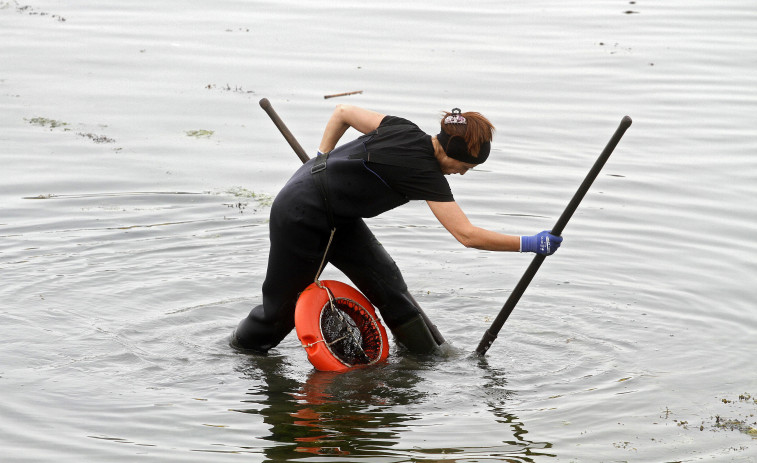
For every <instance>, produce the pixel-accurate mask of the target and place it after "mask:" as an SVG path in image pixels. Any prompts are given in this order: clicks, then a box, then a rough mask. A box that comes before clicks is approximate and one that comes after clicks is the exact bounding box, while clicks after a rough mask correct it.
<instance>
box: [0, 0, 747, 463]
mask: <svg viewBox="0 0 757 463" xmlns="http://www.w3.org/2000/svg"><path fill="white" fill-rule="evenodd" d="M0 30H2V35H3V46H2V47H0V109H1V110H0V127H1V128H2V131H1V132H0V180H2V181H1V182H0V276H1V277H2V286H0V394H1V395H2V397H3V401H2V403H0V435H2V436H3V437H2V442H3V452H4V458H8V459H9V461H51V460H53V459H55V460H56V461H134V460H135V459H136V458H139V457H149V458H151V459H152V460H154V461H203V462H207V461H287V460H301V461H325V460H329V461H345V462H347V461H376V462H384V461H387V462H389V461H397V462H400V461H411V460H412V461H460V462H473V461H523V462H528V461H539V462H541V461H565V462H569V461H650V462H659V461H753V459H755V458H757V441H756V440H755V439H756V438H757V418H755V415H756V414H757V402H755V400H757V373H756V371H757V368H755V366H756V365H755V360H754V359H755V350H756V348H757V341H756V340H757V312H756V311H755V303H754V300H755V297H756V296H757V290H756V289H755V283H754V281H755V278H754V274H755V272H757V263H756V261H757V259H756V258H757V244H755V239H754V236H755V232H756V231H757V226H756V225H755V223H756V222H757V206H756V205H755V202H754V201H753V200H752V199H753V198H754V197H755V193H757V187H755V185H757V182H755V180H757V178H756V177H757V160H756V158H755V153H757V137H756V136H755V135H756V132H755V123H756V122H757V85H756V84H757V81H756V80H755V77H754V76H755V75H757V60H755V58H754V56H753V55H754V50H755V49H757V33H755V30H757V14H756V13H755V10H754V5H753V3H752V2H748V1H745V0H728V1H713V0H694V1H690V2H680V1H671V0H667V1H665V0H663V1H658V2H652V3H647V2H644V1H642V0H637V1H631V2H628V1H616V2H597V1H578V2H571V3H565V2H556V1H537V2H509V3H506V4H503V3H501V2H475V3H471V4H466V3H460V2H451V1H442V2H414V3H413V2H410V3H408V2H399V1H388V2H381V3H367V2H326V3H324V2H319V3H309V2H304V1H275V2H273V1H271V2H261V1H246V2H242V1H234V0H223V1H221V2H214V3H208V2H198V1H190V2H176V1H165V2H157V3H156V2H146V1H132V2H126V3H124V2H120V3H115V2H73V3H71V2H55V1H36V0H30V1H29V2H26V1H23V0H19V1H2V0H0ZM358 90H361V91H363V93H362V94H358V95H354V96H349V97H343V98H339V99H328V100H326V99H324V98H323V97H324V95H329V94H334V93H340V92H347V91H358ZM262 97H268V98H269V99H270V100H271V101H272V103H273V104H274V106H275V108H276V109H277V110H278V112H279V114H280V115H281V116H282V118H283V119H284V120H285V121H286V122H287V124H288V125H289V127H290V128H291V129H292V131H293V132H294V133H295V135H296V136H297V137H298V139H299V141H300V143H301V144H302V145H303V146H304V147H306V149H307V150H308V151H309V152H312V151H314V150H315V148H316V145H317V143H318V141H319V139H320V135H321V132H322V130H323V126H324V124H325V121H326V119H327V117H328V115H329V114H330V111H331V108H332V107H333V105H334V104H335V103H337V102H347V103H354V104H358V105H361V106H365V107H369V108H372V109H376V110H378V111H381V112H385V113H389V114H396V115H401V116H405V117H408V118H410V119H412V120H414V121H416V122H417V123H418V124H419V125H421V126H422V127H424V128H425V129H427V130H428V131H429V132H433V131H434V130H435V127H436V123H437V122H436V120H437V117H438V115H439V112H440V111H441V110H444V109H448V108H450V107H453V106H460V107H462V108H463V109H464V110H478V111H481V112H482V113H484V114H486V115H487V116H488V117H489V118H490V119H491V120H492V121H493V122H494V124H495V125H496V126H497V127H498V134H497V137H496V139H495V143H494V146H493V150H494V153H493V156H492V158H491V160H490V161H489V162H488V163H487V164H486V166H483V167H482V168H480V169H476V170H475V171H473V172H471V173H469V174H468V175H466V176H465V177H454V178H451V184H452V187H453V191H454V192H455V195H456V198H457V199H458V202H459V203H460V204H461V206H462V207H463V209H464V210H465V211H466V212H467V213H468V215H469V216H470V217H471V219H472V220H473V221H474V223H476V224H478V225H481V226H484V227H489V228H493V229H496V230H501V231H503V232H509V233H513V234H525V233H529V234H530V233H534V232H536V231H539V230H542V229H545V228H549V227H550V226H551V225H553V224H554V222H555V220H556V218H557V217H558V216H559V214H560V212H561V211H562V209H563V208H564V207H565V205H566V204H567V202H568V200H569V199H570V197H571V196H572V194H573V192H574V191H575V189H576V188H577V186H578V184H579V183H580V182H581V180H582V179H583V177H584V175H585V174H586V173H587V172H588V169H589V168H590V167H591V165H592V163H593V162H594V160H595V158H596V156H597V155H598V154H599V152H600V151H601V149H602V148H603V147H604V145H605V143H606V142H607V140H608V139H609V137H610V136H611V135H612V133H613V131H614V130H615V128H616V126H617V124H618V123H619V121H620V119H621V117H622V116H623V115H625V114H628V115H630V116H631V117H633V119H634V124H633V126H632V127H631V128H630V129H629V131H628V132H627V134H626V136H625V137H624V139H623V140H622V141H621V143H620V144H619V146H618V148H617V149H616V152H615V154H613V156H612V157H611V158H610V161H609V162H608V164H607V165H606V167H605V168H604V170H603V172H602V173H601V174H600V176H599V178H598V179H597V181H596V182H595V184H594V186H593V187H592V189H591V190H590V192H589V194H588V195H587V196H586V198H585V199H584V201H583V203H582V204H581V207H580V208H579V209H578V211H577V213H576V214H575V216H574V217H573V219H572V220H571V222H570V223H569V224H568V226H567V228H566V229H565V232H564V236H565V244H564V246H563V247H562V248H561V249H560V251H559V253H558V254H556V255H555V256H553V257H551V258H549V259H547V261H546V262H545V264H544V265H543V266H542V268H541V270H540V272H539V274H538V275H537V276H536V278H535V279H534V281H533V282H532V283H531V285H530V287H529V289H528V290H527V291H526V293H525V295H524V296H523V298H522V299H521V301H520V303H519V304H518V307H517V308H516V309H515V311H514V313H513V315H512V316H511V317H510V319H509V320H508V322H507V324H506V325H505V327H504V329H503V330H502V332H501V333H500V336H499V338H498V339H497V341H496V342H495V343H494V345H493V346H492V348H491V350H490V351H489V352H488V354H487V355H486V356H485V357H483V358H479V357H477V356H475V355H472V353H473V350H474V349H475V347H476V345H477V344H478V341H479V340H480V338H481V336H482V335H483V333H484V331H485V330H486V329H487V328H488V326H489V325H490V323H491V321H492V320H493V318H494V317H495V316H496V314H497V312H498V311H499V309H500V307H501V306H502V304H503V303H504V301H505V299H506V298H507V296H508V295H509V293H510V291H511V290H512V288H513V287H514V285H515V283H516V282H517V280H518V279H519V277H520V275H521V274H522V273H523V271H524V270H525V268H526V267H527V265H528V263H529V262H530V257H529V256H527V255H504V254H497V253H487V252H480V251H474V250H466V249H463V248H461V247H460V246H459V244H457V243H456V242H455V241H454V239H452V238H451V237H450V236H449V235H448V234H447V232H446V231H444V230H443V228H442V227H441V226H440V225H439V224H438V223H437V222H436V221H435V219H434V218H433V216H432V215H431V213H430V212H429V211H428V208H427V207H426V206H425V205H424V204H410V205H407V206H404V207H402V208H400V209H397V210H395V211H392V212H390V213H387V214H385V215H384V216H381V217H379V218H376V219H373V220H371V221H370V225H371V226H372V228H373V229H374V230H375V232H376V234H377V236H378V237H379V238H380V239H381V241H382V242H383V243H384V244H385V246H386V247H387V248H388V249H389V250H390V252H391V253H392V255H393V256H394V257H395V259H396V260H397V262H398V264H399V265H400V267H401V268H402V269H403V271H404V273H405V276H406V279H407V280H408V283H409V285H410V287H411V291H412V292H413V294H414V295H415V297H416V298H417V299H418V300H419V302H420V303H421V304H422V305H423V306H424V307H425V308H426V311H427V312H428V313H429V315H430V316H431V318H432V319H433V320H434V321H435V322H436V324H437V325H438V326H439V328H440V329H441V331H442V332H443V333H444V334H445V336H446V337H447V339H448V340H449V341H450V343H449V344H450V345H449V346H448V349H447V350H446V351H445V352H444V353H443V354H440V355H439V356H436V357H433V358H418V357H413V356H409V355H405V354H403V353H402V352H399V351H397V350H396V348H394V347H393V348H392V351H391V356H390V359H389V361H388V363H387V364H385V365H381V366H378V367H376V368H370V369H362V370H358V371H352V372H349V373H346V374H341V375H335V374H328V373H320V372H316V371H314V370H313V369H312V368H311V366H310V364H309V363H308V362H307V359H306V357H305V353H304V352H303V351H302V349H301V347H300V346H299V345H298V342H297V340H296V338H295V336H294V335H291V336H290V337H288V338H287V339H286V340H285V341H284V342H283V343H282V344H281V345H280V346H279V347H278V348H277V349H275V351H273V352H272V353H271V355H269V356H268V357H265V358H260V357H253V356H248V355H244V354H240V353H238V352H235V351H234V350H232V349H230V348H229V346H228V337H229V335H230V333H231V331H232V329H233V328H234V326H235V325H236V323H237V322H238V321H239V320H240V319H241V318H242V317H243V316H245V315H246V313H247V312H248V311H249V309H250V308H251V307H252V306H253V305H254V304H256V303H257V301H258V299H259V287H260V284H261V282H262V279H263V277H264V271H265V268H264V267H265V262H266V259H267V250H268V228H267V220H268V212H269V205H270V201H271V199H272V197H273V196H275V194H276V192H277V191H278V189H279V188H281V186H282V185H283V183H284V182H285V181H286V179H287V178H288V176H289V174H290V173H291V172H292V171H293V170H294V169H295V168H296V167H297V165H298V163H299V161H298V160H297V158H296V157H295V156H294V154H292V153H291V150H290V149H289V148H288V146H287V145H286V144H285V142H284V141H283V139H282V138H281V136H280V135H279V134H278V132H277V131H276V130H275V128H274V127H273V125H272V124H271V123H270V121H269V120H268V118H267V116H266V115H265V113H263V112H262V111H261V110H260V109H259V107H258V106H257V102H258V100H259V99H260V98H262ZM352 135H354V134H348V135H347V137H350V136H352ZM325 277H328V278H343V277H341V275H339V274H338V273H337V272H336V271H334V270H333V269H328V270H327V271H326V273H325Z"/></svg>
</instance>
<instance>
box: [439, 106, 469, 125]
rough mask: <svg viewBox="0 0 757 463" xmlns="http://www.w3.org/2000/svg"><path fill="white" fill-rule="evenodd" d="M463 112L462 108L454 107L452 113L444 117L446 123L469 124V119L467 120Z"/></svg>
mask: <svg viewBox="0 0 757 463" xmlns="http://www.w3.org/2000/svg"><path fill="white" fill-rule="evenodd" d="M461 112H462V111H460V108H452V114H450V115H449V116H447V117H445V118H444V123H445V124H467V123H468V121H466V120H465V118H464V117H463V115H462V114H461Z"/></svg>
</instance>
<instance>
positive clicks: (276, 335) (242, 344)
mask: <svg viewBox="0 0 757 463" xmlns="http://www.w3.org/2000/svg"><path fill="white" fill-rule="evenodd" d="M293 325H294V317H292V320H291V322H289V321H283V322H282V321H278V323H277V321H274V322H273V323H271V322H270V321H268V319H267V318H266V317H265V310H263V306H262V305H259V306H257V307H255V308H254V309H252V311H250V314H249V315H248V316H247V317H246V318H243V319H242V321H241V322H239V325H237V328H236V329H235V330H234V333H233V334H232V336H231V345H232V346H233V347H235V348H237V349H241V350H246V351H253V352H256V353H259V354H265V353H267V352H268V350H269V349H271V348H273V347H276V346H277V345H278V344H279V343H280V342H281V340H282V339H284V338H285V337H286V335H287V334H289V332H290V331H292V329H293V328H294V326H293Z"/></svg>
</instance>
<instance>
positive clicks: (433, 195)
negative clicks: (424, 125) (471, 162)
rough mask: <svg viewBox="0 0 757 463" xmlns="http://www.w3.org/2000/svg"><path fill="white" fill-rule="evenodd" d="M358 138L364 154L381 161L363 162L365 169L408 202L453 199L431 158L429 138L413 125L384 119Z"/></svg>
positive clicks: (399, 118) (393, 117) (406, 121)
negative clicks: (362, 144)
mask: <svg viewBox="0 0 757 463" xmlns="http://www.w3.org/2000/svg"><path fill="white" fill-rule="evenodd" d="M359 139H360V140H362V141H363V143H364V144H365V147H366V150H367V151H369V152H370V153H371V154H377V155H379V156H381V158H380V159H383V161H382V160H379V161H378V162H372V161H366V162H365V167H366V168H368V169H369V170H371V171H373V172H374V173H375V174H376V175H378V176H379V177H380V178H381V179H382V180H383V181H384V182H385V183H386V184H387V185H388V186H389V187H390V188H391V189H393V190H394V191H396V192H397V193H399V194H401V195H403V196H404V197H405V198H407V199H408V200H424V201H440V202H449V201H454V200H455V199H454V197H453V196H452V191H451V190H450V187H449V183H448V182H447V179H446V178H445V177H444V174H443V173H442V171H441V168H440V167H439V163H438V161H437V160H436V157H435V156H434V146H433V145H432V144H431V136H430V135H428V134H426V133H425V132H424V131H423V130H421V129H420V128H419V127H418V126H417V125H415V124H413V123H412V122H410V121H408V120H407V119H403V118H401V117H396V116H386V117H384V119H382V120H381V124H379V126H378V128H377V129H376V130H374V131H373V132H371V133H368V134H366V135H363V136H362V137H360V138H359ZM377 157H378V156H377ZM399 158H402V159H401V162H400V164H401V165H392V159H399Z"/></svg>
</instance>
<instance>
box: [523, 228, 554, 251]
mask: <svg viewBox="0 0 757 463" xmlns="http://www.w3.org/2000/svg"><path fill="white" fill-rule="evenodd" d="M560 243H562V236H555V235H553V234H551V233H550V232H549V230H544V231H543V232H541V233H538V234H536V235H534V236H521V237H520V252H535V253H537V254H541V255H543V256H551V255H552V254H554V253H555V251H557V248H559V247H560Z"/></svg>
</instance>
